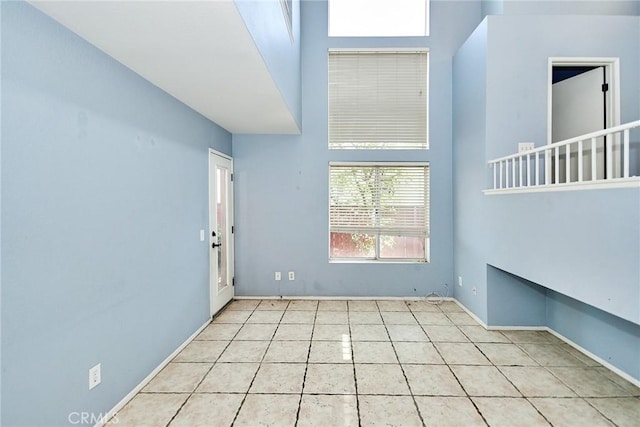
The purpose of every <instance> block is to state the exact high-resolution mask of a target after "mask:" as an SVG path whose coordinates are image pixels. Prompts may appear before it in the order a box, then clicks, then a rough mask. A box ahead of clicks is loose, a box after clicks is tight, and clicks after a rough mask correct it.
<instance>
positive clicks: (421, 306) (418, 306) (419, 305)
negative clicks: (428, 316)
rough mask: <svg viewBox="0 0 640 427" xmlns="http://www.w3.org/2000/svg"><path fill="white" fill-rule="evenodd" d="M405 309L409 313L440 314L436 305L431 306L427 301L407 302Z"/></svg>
mask: <svg viewBox="0 0 640 427" xmlns="http://www.w3.org/2000/svg"><path fill="white" fill-rule="evenodd" d="M407 307H409V310H411V311H414V312H415V311H426V312H431V313H441V311H440V307H438V304H432V303H430V302H427V301H407Z"/></svg>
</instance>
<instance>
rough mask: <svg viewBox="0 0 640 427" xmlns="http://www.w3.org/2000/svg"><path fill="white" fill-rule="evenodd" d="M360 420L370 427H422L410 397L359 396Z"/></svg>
mask: <svg viewBox="0 0 640 427" xmlns="http://www.w3.org/2000/svg"><path fill="white" fill-rule="evenodd" d="M358 402H359V404H360V420H361V425H362V426H363V427H368V426H403V427H413V426H422V421H421V420H420V415H419V414H418V411H417V410H416V405H414V403H413V399H411V397H410V396H362V395H360V396H358Z"/></svg>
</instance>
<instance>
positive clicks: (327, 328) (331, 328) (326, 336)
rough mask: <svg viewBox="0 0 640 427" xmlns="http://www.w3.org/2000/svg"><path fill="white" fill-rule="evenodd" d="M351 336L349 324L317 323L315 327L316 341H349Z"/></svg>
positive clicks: (314, 335)
mask: <svg viewBox="0 0 640 427" xmlns="http://www.w3.org/2000/svg"><path fill="white" fill-rule="evenodd" d="M350 337H351V334H350V333H349V325H315V326H314V328H313V338H312V339H313V340H314V341H344V340H347V341H349V340H350V339H351V338H350Z"/></svg>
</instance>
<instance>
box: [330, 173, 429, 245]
mask: <svg viewBox="0 0 640 427" xmlns="http://www.w3.org/2000/svg"><path fill="white" fill-rule="evenodd" d="M329 179H330V208H329V209H330V211H329V223H330V231H331V232H351V233H362V234H384V235H396V236H415V237H423V238H427V237H428V235H429V167H428V166H427V165H424V166H358V165H347V166H343V165H340V166H336V165H332V166H331V168H330V178H329Z"/></svg>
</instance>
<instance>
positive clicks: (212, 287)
mask: <svg viewBox="0 0 640 427" xmlns="http://www.w3.org/2000/svg"><path fill="white" fill-rule="evenodd" d="M212 155H213V156H217V157H219V158H222V159H224V160H227V161H229V165H230V167H229V173H230V181H229V200H228V202H229V210H228V220H227V223H228V228H229V230H231V229H232V227H233V226H234V213H233V212H234V209H233V208H234V199H233V193H234V192H233V185H234V183H233V178H232V176H233V158H232V157H231V156H229V155H227V154H224V153H221V152H219V151H217V150H214V149H212V148H209V152H208V155H207V162H208V170H209V171H208V184H207V187H208V191H209V194H208V236H209V239H208V240H209V243H208V251H209V314H210V316H213V315H215V314H216V313H217V312H218V311H219V308H216V307H215V305H214V303H215V297H216V295H217V284H216V280H215V279H216V278H214V277H213V275H212V271H213V267H214V266H213V265H212V263H213V259H212V255H211V244H212V243H213V241H212V237H211V231H212V228H213V227H212V218H213V215H214V214H215V212H213V211H212V209H211V208H212V206H213V204H212V202H213V200H212V197H213V195H214V193H215V191H214V189H213V188H211V184H212V182H213V179H212V174H213V173H215V172H214V170H212V168H211V156H212ZM227 236H228V242H227V254H228V261H227V271H228V273H229V274H228V275H229V277H230V278H231V279H230V281H231V292H232V296H231V298H233V297H234V296H235V287H234V286H233V277H234V276H235V271H234V259H235V257H234V248H235V244H234V243H235V242H234V233H228V234H227Z"/></svg>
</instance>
